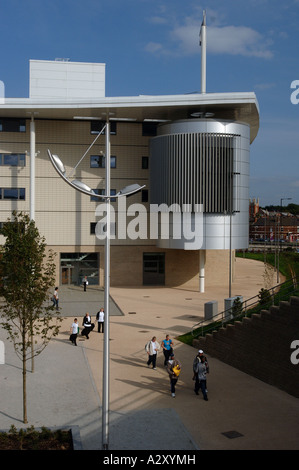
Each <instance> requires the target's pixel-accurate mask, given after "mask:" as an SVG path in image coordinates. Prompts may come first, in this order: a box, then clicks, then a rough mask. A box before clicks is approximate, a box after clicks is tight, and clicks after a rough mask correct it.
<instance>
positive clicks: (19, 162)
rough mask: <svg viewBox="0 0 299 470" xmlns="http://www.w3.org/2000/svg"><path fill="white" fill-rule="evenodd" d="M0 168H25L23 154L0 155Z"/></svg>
mask: <svg viewBox="0 0 299 470" xmlns="http://www.w3.org/2000/svg"><path fill="white" fill-rule="evenodd" d="M0 165H1V166H25V165H26V156H25V153H0Z"/></svg>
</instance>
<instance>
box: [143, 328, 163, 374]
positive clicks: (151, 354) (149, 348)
mask: <svg viewBox="0 0 299 470" xmlns="http://www.w3.org/2000/svg"><path fill="white" fill-rule="evenodd" d="M159 349H160V344H159V343H158V341H157V340H156V336H153V337H152V339H151V341H149V342H148V343H147V344H146V346H145V350H146V352H147V354H148V361H147V367H149V366H150V364H153V369H156V362H157V355H158V351H159Z"/></svg>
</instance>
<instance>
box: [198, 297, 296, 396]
mask: <svg viewBox="0 0 299 470" xmlns="http://www.w3.org/2000/svg"><path fill="white" fill-rule="evenodd" d="M294 340H298V341H299V297H291V299H290V302H281V303H280V305H279V306H277V307H271V308H270V310H269V311H266V310H263V311H262V312H261V313H260V314H255V315H252V317H251V318H244V320H243V321H240V322H236V323H235V325H228V326H227V327H226V328H222V329H221V330H219V331H218V332H214V333H213V334H209V335H207V336H206V337H205V338H200V339H198V340H194V342H193V345H194V347H196V348H198V349H199V348H201V349H203V350H204V352H205V354H207V356H209V355H210V356H212V357H216V358H218V359H220V360H221V361H223V362H225V363H227V364H229V365H231V366H233V367H235V368H237V369H239V370H241V371H243V372H245V373H247V374H249V375H252V376H254V377H256V378H258V379H260V380H262V381H264V382H266V383H268V384H270V385H274V386H275V387H277V388H280V389H282V390H284V391H285V392H287V393H289V394H291V395H294V396H295V397H297V398H299V364H298V365H294V364H292V362H291V354H292V352H293V351H294V350H293V349H291V343H292V342H293V341H294ZM232 385H233V384H232Z"/></svg>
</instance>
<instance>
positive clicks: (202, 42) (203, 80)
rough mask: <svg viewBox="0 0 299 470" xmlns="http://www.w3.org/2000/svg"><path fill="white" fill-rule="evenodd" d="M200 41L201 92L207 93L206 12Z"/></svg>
mask: <svg viewBox="0 0 299 470" xmlns="http://www.w3.org/2000/svg"><path fill="white" fill-rule="evenodd" d="M199 37H200V41H199V45H200V46H201V93H206V74H207V67H206V65H207V60H206V53H207V50H206V49H207V37H206V12H205V10H204V12H203V20H202V24H201V28H200V33H199Z"/></svg>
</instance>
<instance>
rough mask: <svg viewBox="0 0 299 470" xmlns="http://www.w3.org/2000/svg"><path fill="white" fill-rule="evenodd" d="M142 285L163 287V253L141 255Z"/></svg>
mask: <svg viewBox="0 0 299 470" xmlns="http://www.w3.org/2000/svg"><path fill="white" fill-rule="evenodd" d="M143 285H144V286H148V285H156V286H164V285H165V253H143Z"/></svg>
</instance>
